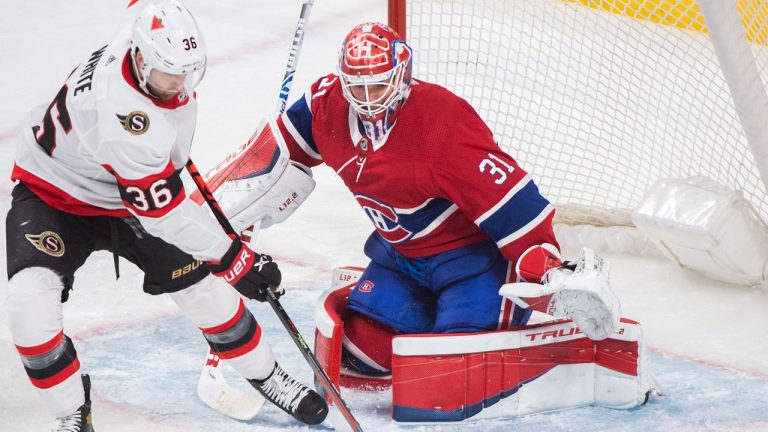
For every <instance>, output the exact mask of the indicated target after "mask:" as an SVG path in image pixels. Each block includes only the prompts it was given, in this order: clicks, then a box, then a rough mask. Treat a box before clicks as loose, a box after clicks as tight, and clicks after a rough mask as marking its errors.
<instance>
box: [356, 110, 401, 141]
mask: <svg viewBox="0 0 768 432" xmlns="http://www.w3.org/2000/svg"><path fill="white" fill-rule="evenodd" d="M347 121H348V122H349V137H350V138H351V139H352V145H354V146H355V147H357V146H358V145H360V143H361V142H362V141H363V139H362V138H363V137H365V138H366V140H365V141H366V145H370V146H371V147H373V151H376V150H378V149H380V148H381V147H383V146H384V144H385V143H386V142H387V138H389V134H390V133H391V132H392V129H394V128H395V125H394V124H393V125H392V126H391V127H390V128H389V130H388V131H387V132H386V133H384V135H383V136H382V137H380V138H379V139H373V138H370V137H369V136H367V135H366V133H365V128H364V127H363V122H362V121H361V120H360V117H358V115H357V111H355V109H354V108H352V105H350V106H349V113H348V117H347ZM395 123H397V121H395ZM361 150H363V151H364V152H367V151H369V149H367V148H363V149H361Z"/></svg>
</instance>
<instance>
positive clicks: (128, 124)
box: [117, 111, 149, 135]
mask: <svg viewBox="0 0 768 432" xmlns="http://www.w3.org/2000/svg"><path fill="white" fill-rule="evenodd" d="M117 119H118V120H120V124H121V125H123V129H125V130H126V131H128V132H130V133H132V134H133V135H142V134H144V132H146V131H147V129H149V116H147V114H146V113H145V112H142V111H132V112H131V113H129V114H128V115H120V114H117Z"/></svg>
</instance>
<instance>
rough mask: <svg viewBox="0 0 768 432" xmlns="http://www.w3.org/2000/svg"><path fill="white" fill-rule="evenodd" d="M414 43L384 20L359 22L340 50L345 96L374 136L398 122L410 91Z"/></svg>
mask: <svg viewBox="0 0 768 432" xmlns="http://www.w3.org/2000/svg"><path fill="white" fill-rule="evenodd" d="M411 54H412V51H411V47H410V46H408V44H406V43H405V41H404V40H402V38H401V37H400V35H398V34H397V33H396V32H395V31H394V30H392V28H390V27H389V26H387V25H385V24H381V23H365V24H360V25H358V26H356V27H355V28H353V29H352V31H350V32H349V34H348V35H347V37H346V38H344V42H343V44H342V46H341V50H340V51H339V65H338V72H339V76H340V77H341V84H342V89H343V92H344V97H345V98H346V99H347V101H349V103H350V105H351V106H352V107H353V108H354V110H355V111H356V112H357V113H358V114H359V116H360V119H361V120H362V121H363V124H364V125H365V127H366V132H367V133H368V135H369V136H370V137H371V138H374V139H376V138H380V137H381V136H382V135H384V134H385V133H386V132H387V131H388V130H389V128H390V127H391V126H392V125H393V124H394V123H395V120H396V119H397V115H398V113H399V112H400V110H401V109H402V107H403V104H404V103H405V100H406V98H407V97H408V94H409V93H410V91H411V65H412V62H411Z"/></svg>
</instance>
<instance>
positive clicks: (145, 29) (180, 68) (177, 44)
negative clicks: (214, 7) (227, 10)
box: [131, 0, 206, 99]
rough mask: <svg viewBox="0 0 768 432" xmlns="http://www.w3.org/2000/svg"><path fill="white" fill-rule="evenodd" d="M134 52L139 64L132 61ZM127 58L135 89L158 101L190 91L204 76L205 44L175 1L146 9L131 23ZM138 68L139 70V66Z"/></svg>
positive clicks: (134, 58) (169, 0)
mask: <svg viewBox="0 0 768 432" xmlns="http://www.w3.org/2000/svg"><path fill="white" fill-rule="evenodd" d="M137 49H138V52H140V53H141V56H142V58H143V62H142V63H141V65H139V62H138V61H137V60H136V56H137ZM131 58H132V60H133V66H134V70H135V71H136V75H137V78H138V80H139V87H141V89H142V90H144V91H145V92H147V93H149V94H152V95H154V96H156V97H158V98H161V99H167V98H168V97H169V96H172V95H175V94H176V93H179V92H181V91H183V90H186V91H187V92H191V91H192V89H194V88H195V87H196V86H197V84H199V83H200V80H202V78H203V75H204V74H205V66H206V56H205V42H204V41H203V38H202V36H201V34H200V29H198V27H197V22H196V21H195V19H194V17H192V14H191V13H190V12H189V11H188V10H187V8H185V7H184V6H182V5H181V3H179V2H177V1H176V0H163V1H160V2H157V3H155V4H150V5H148V6H146V7H145V8H144V9H143V10H142V11H141V12H139V15H138V16H137V18H136V21H135V22H134V24H133V35H132V37H131ZM139 66H141V67H139Z"/></svg>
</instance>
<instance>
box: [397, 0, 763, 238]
mask: <svg viewBox="0 0 768 432" xmlns="http://www.w3.org/2000/svg"><path fill="white" fill-rule="evenodd" d="M389 23H390V25H391V26H393V27H394V28H395V29H396V30H397V31H398V32H399V33H400V34H401V35H404V37H405V38H406V39H407V40H408V42H409V43H410V44H411V46H412V47H413V49H414V56H413V57H414V77H416V78H417V79H423V80H425V81H430V82H434V83H437V84H440V85H443V86H445V87H446V88H448V89H450V90H451V91H453V92H455V93H456V94H458V95H459V96H462V97H464V98H465V99H467V100H469V101H470V103H471V104H472V105H473V106H474V107H475V109H476V110H477V111H478V112H479V113H480V115H481V117H483V119H484V120H485V121H486V122H487V123H488V125H489V126H490V128H491V130H492V131H493V132H494V135H495V138H496V140H497V141H498V142H499V145H500V146H501V147H502V148H504V149H505V150H506V151H508V152H509V153H510V154H512V155H513V156H514V157H515V158H516V159H517V160H518V162H519V163H520V164H521V165H522V166H523V167H524V168H526V169H527V170H528V171H529V172H531V173H532V174H533V175H534V178H535V179H536V180H537V183H538V184H539V186H540V188H541V190H542V192H543V194H544V195H545V196H547V197H548V198H549V199H550V200H551V201H553V202H554V203H555V205H556V206H557V209H558V213H557V214H558V216H557V219H556V222H558V223H562V224H567V225H590V226H612V227H613V226H629V227H631V226H632V225H633V224H632V220H631V217H630V216H631V212H632V211H633V210H634V209H635V208H637V206H638V204H639V203H640V201H641V200H642V199H643V196H644V194H645V193H646V192H647V191H648V190H649V189H650V188H651V186H652V185H653V184H654V183H655V182H656V181H657V180H659V179H663V178H683V177H690V176H694V175H700V176H705V177H708V178H710V179H713V180H715V181H716V182H718V183H719V184H722V185H724V186H727V187H729V188H731V189H733V190H738V191H741V193H742V194H743V195H744V196H745V197H746V198H747V200H748V201H749V202H750V203H751V204H752V205H753V206H754V207H755V208H756V210H757V213H758V214H759V215H760V216H761V217H762V219H763V220H768V192H766V184H768V96H767V95H766V79H768V43H767V42H766V40H767V39H768V0H389Z"/></svg>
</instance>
